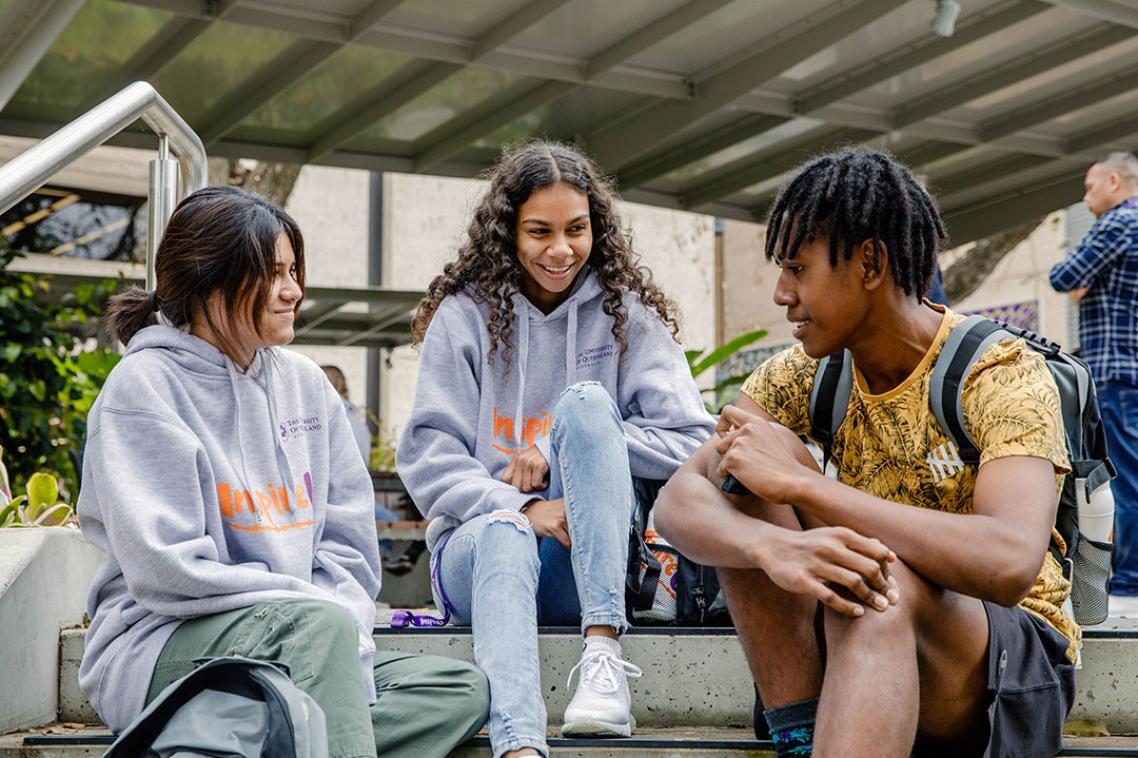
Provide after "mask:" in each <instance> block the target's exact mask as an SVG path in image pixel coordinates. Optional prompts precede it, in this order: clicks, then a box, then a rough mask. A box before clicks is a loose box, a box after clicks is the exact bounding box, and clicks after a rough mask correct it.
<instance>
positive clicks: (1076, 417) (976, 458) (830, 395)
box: [810, 316, 1117, 625]
mask: <svg viewBox="0 0 1138 758" xmlns="http://www.w3.org/2000/svg"><path fill="white" fill-rule="evenodd" d="M1009 337H1018V338H1020V339H1022V340H1023V341H1024V342H1026V343H1027V345H1028V346H1029V347H1031V348H1032V349H1033V350H1035V351H1036V352H1038V353H1040V354H1042V355H1043V357H1044V359H1045V360H1046V362H1047V367H1048V368H1049V369H1050V370H1051V376H1052V378H1054V380H1055V384H1056V386H1057V387H1058V388H1059V404H1060V407H1061V410H1062V414H1063V426H1064V429H1065V431H1066V437H1067V453H1068V455H1069V456H1070V459H1071V473H1070V474H1068V475H1067V477H1066V478H1065V479H1064V481H1063V492H1062V495H1061V496H1060V498H1059V509H1058V511H1057V512H1056V516H1055V529H1056V531H1058V532H1059V535H1060V536H1061V537H1062V538H1063V540H1064V542H1066V543H1067V555H1066V556H1063V555H1061V554H1060V553H1059V548H1058V546H1057V545H1056V544H1055V543H1054V541H1052V544H1051V548H1050V549H1051V552H1052V554H1053V555H1054V556H1055V559H1056V560H1057V561H1058V562H1059V565H1060V566H1062V568H1063V575H1064V576H1065V577H1066V578H1067V579H1068V580H1069V581H1070V582H1071V606H1072V608H1073V611H1074V617H1075V621H1076V622H1078V623H1079V624H1080V625H1093V624H1101V623H1102V622H1103V621H1105V620H1106V617H1107V613H1108V610H1107V598H1108V594H1107V593H1108V585H1109V583H1110V558H1111V552H1112V550H1113V546H1112V545H1111V544H1110V543H1109V542H1097V541H1094V540H1092V539H1090V538H1089V537H1086V536H1085V535H1084V534H1083V533H1082V531H1080V529H1079V508H1078V500H1079V494H1080V492H1079V490H1080V489H1081V490H1082V493H1081V494H1083V495H1084V496H1085V498H1086V499H1088V500H1089V499H1090V497H1091V493H1093V492H1094V491H1095V490H1096V489H1098V488H1099V487H1100V486H1101V485H1103V484H1105V483H1106V482H1109V481H1110V480H1111V479H1113V478H1114V476H1115V474H1116V473H1117V472H1116V471H1115V468H1114V464H1112V463H1111V462H1110V459H1109V458H1108V457H1107V449H1106V434H1105V432H1104V430H1103V427H1102V420H1101V416H1100V415H1099V408H1098V400H1097V399H1096V397H1095V387H1094V382H1093V381H1092V380H1091V374H1090V370H1089V369H1088V368H1087V364H1085V363H1084V362H1083V361H1081V360H1079V359H1078V358H1075V357H1074V356H1072V355H1070V354H1068V353H1065V352H1063V351H1062V350H1061V349H1060V347H1059V345H1057V344H1055V343H1054V342H1051V341H1050V340H1048V339H1046V338H1044V337H1040V336H1039V335H1038V334H1035V333H1034V332H1030V331H1027V330H1026V329H1021V328H1019V327H1017V326H1012V325H1010V324H1003V323H999V322H997V321H993V320H991V319H987V318H984V317H982V316H969V317H968V318H966V319H964V321H963V322H961V323H960V324H959V325H957V327H956V328H955V329H953V330H952V333H951V334H950V335H949V336H948V339H947V340H946V341H945V344H944V347H943V348H942V349H941V352H940V355H939V356H938V357H937V360H936V364H935V365H934V366H933V373H932V380H931V382H930V384H929V408H930V410H931V411H932V412H933V415H934V416H936V419H937V422H938V423H939V424H940V427H941V429H943V430H944V433H945V435H947V437H948V439H949V440H950V441H951V442H952V443H953V444H955V445H956V449H957V451H958V455H959V456H960V461H961V462H963V463H964V464H966V465H970V466H976V465H978V464H979V462H980V450H979V449H978V448H977V447H976V443H975V442H974V441H973V440H972V437H971V436H969V434H968V430H967V427H966V425H965V422H966V419H965V418H964V410H963V407H962V405H961V396H962V394H963V389H964V380H965V379H966V378H967V377H968V375H969V373H970V372H971V371H972V367H973V365H974V364H975V363H976V361H977V360H978V359H979V358H980V356H981V355H982V354H983V353H984V351H985V350H987V349H988V348H989V347H990V346H991V345H993V344H995V343H996V342H999V341H1001V340H1005V339H1008V338H1009ZM852 385H853V371H852V367H851V358H850V354H849V351H842V352H841V353H834V354H833V355H830V356H827V357H826V358H823V359H822V360H821V361H820V362H819V364H818V370H817V372H816V373H815V375H814V386H813V388H812V389H811V392H810V427H811V433H810V436H811V437H812V438H813V439H814V440H815V441H816V442H818V443H819V444H820V445H822V449H823V467H824V468H825V467H826V464H827V463H828V461H829V460H830V453H831V445H832V443H833V439H834V435H835V433H836V432H837V431H838V428H839V427H840V426H841V425H842V421H844V420H845V415H846V409H847V407H848V405H849V397H850V390H851V388H852Z"/></svg>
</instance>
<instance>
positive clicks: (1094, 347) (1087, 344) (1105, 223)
mask: <svg viewBox="0 0 1138 758" xmlns="http://www.w3.org/2000/svg"><path fill="white" fill-rule="evenodd" d="M1051 286H1052V287H1054V288H1055V289H1057V290H1058V291H1060V292H1068V291H1070V290H1073V289H1078V288H1080V287H1089V288H1090V291H1089V292H1087V294H1086V296H1085V297H1083V299H1082V300H1081V301H1080V302H1079V349H1080V351H1081V353H1082V358H1083V360H1085V361H1086V362H1087V363H1088V364H1090V367H1091V373H1092V375H1093V376H1094V380H1095V382H1096V383H1097V384H1102V383H1104V382H1120V383H1125V384H1130V385H1133V386H1138V197H1132V198H1130V199H1129V200H1124V201H1122V202H1121V203H1119V204H1118V205H1116V206H1114V207H1113V208H1111V209H1110V210H1109V211H1107V212H1106V213H1104V214H1102V215H1101V216H1099V218H1098V220H1096V221H1095V223H1094V226H1092V227H1091V230H1090V231H1089V232H1087V236H1086V237H1085V238H1084V239H1083V241H1082V242H1081V243H1079V246H1078V248H1076V249H1075V251H1074V252H1072V253H1071V254H1070V255H1069V256H1067V259H1066V260H1065V261H1063V262H1062V263H1059V264H1056V265H1055V267H1054V268H1052V269H1051Z"/></svg>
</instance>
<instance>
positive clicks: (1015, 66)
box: [0, 0, 1138, 240]
mask: <svg viewBox="0 0 1138 758" xmlns="http://www.w3.org/2000/svg"><path fill="white" fill-rule="evenodd" d="M35 2H36V0H0V18H3V17H6V16H5V11H9V13H7V14H6V15H7V16H10V17H11V18H17V16H16V14H14V13H10V11H12V10H13V9H20V8H31V7H32V6H33V4H34V3H35ZM962 5H963V9H962V12H961V15H960V17H959V18H958V19H957V22H956V29H955V32H954V33H953V34H952V35H951V36H949V37H940V36H937V35H936V34H934V33H933V31H932V30H931V29H930V22H931V21H932V20H933V17H934V16H935V13H936V4H935V3H934V2H932V0H795V1H794V2H773V0H772V1H770V2H767V1H766V0H763V1H762V2H758V1H756V0H698V1H697V0H621V1H620V2H613V0H562V1H561V2H547V1H546V0H402V1H401V2H390V0H324V1H323V2H319V3H317V2H312V1H311V0H227V1H226V2H224V3H220V2H219V3H205V2H200V1H199V0H88V1H87V2H86V3H85V4H83V7H82V9H81V10H80V11H79V12H78V13H77V14H76V15H75V17H74V19H73V20H71V21H70V22H69V23H67V24H66V25H65V26H62V25H61V26H60V28H52V29H45V27H44V26H38V27H36V30H35V31H36V32H37V33H42V32H45V31H50V33H52V34H53V35H55V36H54V40H55V41H54V44H52V45H51V47H50V49H49V50H48V51H47V53H46V55H43V56H42V58H41V59H40V60H39V61H38V64H36V63H35V61H31V62H30V65H31V66H32V70H31V73H30V75H28V76H26V77H25V79H24V81H23V82H22V87H21V88H20V89H19V90H18V91H17V92H16V94H15V95H14V97H12V98H10V99H9V100H8V101H6V102H5V101H2V100H0V134H9V135H12V136H19V137H25V138H38V137H42V136H43V135H44V134H47V133H50V131H52V130H53V129H58V128H59V127H61V126H63V125H64V124H66V123H67V122H68V121H70V120H71V119H74V118H75V117H76V116H77V115H78V114H79V113H81V112H83V111H84V110H86V109H87V108H88V107H89V106H90V105H91V103H92V102H93V101H95V100H97V99H98V98H100V97H103V96H105V95H106V94H107V93H108V92H110V91H113V89H114V88H117V87H120V86H122V85H123V84H125V83H126V82H127V81H130V80H131V78H132V77H139V78H149V79H150V80H151V81H152V82H153V83H154V84H155V85H156V87H157V89H158V90H159V92H160V93H161V94H162V95H163V96H164V97H165V98H166V99H167V100H168V101H169V102H170V103H171V105H173V107H174V108H175V109H176V110H178V112H179V113H180V114H181V115H182V116H183V117H184V118H185V119H186V120H187V121H188V122H189V124H190V125H191V126H192V127H194V128H196V129H198V130H199V131H200V132H201V133H202V136H203V138H204V139H205V141H206V142H207V143H208V144H207V148H208V149H209V150H210V151H212V152H214V153H216V154H219V155H225V156H229V157H246V158H257V159H264V160H272V161H280V160H294V161H298V162H302V161H312V162H316V163H321V164H326V165H335V166H355V167H359V168H367V169H374V170H385V171H387V170H398V171H417V172H430V173H437V174H443V175H452V176H471V175H475V174H477V173H478V172H479V171H481V170H482V169H484V168H485V167H486V166H487V165H488V164H489V163H490V162H492V161H493V160H494V158H495V156H496V155H497V154H498V152H499V149H500V147H501V146H502V145H503V144H504V143H506V142H509V141H514V140H522V139H526V138H529V137H534V136H552V137H557V138H560V139H565V140H571V141H574V142H577V143H579V144H581V145H582V146H583V147H584V148H585V149H586V150H588V152H589V153H590V154H591V155H593V156H595V157H596V158H597V159H598V161H599V162H600V163H601V165H602V168H603V169H604V170H605V171H606V172H608V173H610V174H613V175H614V176H616V177H617V178H618V180H619V181H620V186H621V189H622V191H623V192H626V193H628V194H630V195H631V196H636V197H639V198H641V199H642V200H644V201H646V202H653V203H660V204H663V205H667V206H669V207H682V208H685V209H688V210H693V211H707V212H714V213H723V214H726V215H729V216H733V217H739V218H751V217H753V214H754V212H755V211H756V209H758V210H761V209H762V208H763V207H765V204H766V203H768V202H769V198H770V196H771V192H772V190H773V188H774V187H776V186H777V184H778V182H779V181H780V180H781V177H782V176H783V175H784V174H785V172H786V171H789V170H791V169H792V168H793V166H794V164H795V163H796V162H798V161H799V160H801V159H804V158H806V157H808V156H809V155H811V154H815V153H816V152H818V151H823V150H827V149H832V148H833V147H835V146H837V145H839V144H849V143H850V142H861V143H864V144H867V145H873V146H878V145H883V146H890V147H891V148H893V149H895V150H896V152H897V154H898V155H899V156H900V157H901V158H902V159H903V160H906V161H909V162H911V163H912V164H913V165H914V166H915V167H917V168H918V169H919V170H920V171H922V172H924V173H925V174H927V175H928V176H929V177H930V181H932V182H933V183H934V184H935V183H936V182H940V181H943V182H945V183H946V186H948V187H949V188H950V189H952V192H950V193H949V194H948V195H947V196H946V197H945V201H944V202H945V204H944V206H943V210H944V212H945V216H946V218H947V219H948V220H949V223H950V225H954V228H952V229H950V232H951V234H952V235H953V237H954V239H956V240H962V239H968V238H972V239H974V238H975V236H976V235H982V234H985V233H991V232H993V231H997V230H998V229H999V228H1000V227H1001V225H1007V224H1015V223H1018V222H1019V221H1022V220H1028V217H1029V216H1031V215H1034V214H1036V213H1039V214H1040V215H1042V213H1043V212H1046V211H1047V210H1050V209H1054V208H1056V207H1062V206H1064V205H1067V204H1070V203H1073V202H1077V201H1078V198H1079V195H1080V193H1079V190H1078V186H1077V182H1076V183H1075V184H1074V185H1071V184H1070V183H1065V180H1066V178H1067V177H1068V175H1070V174H1072V173H1075V172H1076V171H1075V169H1077V168H1079V167H1082V166H1085V165H1086V162H1087V161H1088V160H1092V159H1093V158H1094V157H1095V156H1096V155H1097V154H1098V152H1099V151H1100V150H1101V149H1103V148H1105V147H1109V148H1111V149H1114V148H1119V147H1122V148H1126V147H1129V148H1131V149H1133V148H1135V147H1138V70H1136V69H1135V66H1134V64H1133V61H1134V60H1138V6H1134V3H1133V2H1131V0H1126V1H1125V2H1122V1H1121V0H1111V2H1099V1H1098V0H1095V2H1090V1H1089V0H1045V1H1044V0H966V1H965V2H963V3H962ZM1132 7H1133V10H1131V9H1132ZM44 23H45V24H46V23H48V22H44ZM4 31H7V32H8V33H7V35H3V34H0V43H7V44H17V45H19V44H21V43H22V42H25V41H31V40H32V35H30V33H29V30H28V29H21V27H20V24H19V23H18V22H12V23H11V24H10V25H9V26H8V27H7V28H6V29H5V30H4ZM152 53H153V54H152ZM297 64H300V65H297ZM0 97H2V95H0ZM116 143H117V144H122V145H139V144H146V145H151V144H153V140H152V139H147V140H142V139H139V138H138V137H137V135H133V134H129V135H124V136H121V137H119V138H116ZM1041 177H1042V180H1041ZM1056 177H1058V179H1056ZM748 204H749V205H748Z"/></svg>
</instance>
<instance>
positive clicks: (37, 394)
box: [28, 379, 47, 403]
mask: <svg viewBox="0 0 1138 758" xmlns="http://www.w3.org/2000/svg"><path fill="white" fill-rule="evenodd" d="M28 392H30V393H31V394H32V397H34V398H35V399H36V400H39V401H40V402H41V403H42V402H43V400H44V398H45V397H47V386H46V385H45V384H44V382H43V379H36V380H35V381H34V382H31V383H30V384H28Z"/></svg>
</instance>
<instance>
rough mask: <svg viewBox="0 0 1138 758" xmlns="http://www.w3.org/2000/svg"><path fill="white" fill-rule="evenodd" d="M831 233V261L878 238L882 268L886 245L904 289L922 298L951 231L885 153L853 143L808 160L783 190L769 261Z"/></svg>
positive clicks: (771, 229)
mask: <svg viewBox="0 0 1138 758" xmlns="http://www.w3.org/2000/svg"><path fill="white" fill-rule="evenodd" d="M822 238H827V239H828V240H829V244H830V265H831V266H837V265H838V249H839V247H840V248H841V250H842V254H843V256H844V257H845V259H846V260H849V259H850V258H851V257H852V256H853V249H854V247H856V246H857V245H859V244H861V243H862V242H864V241H865V240H873V245H874V249H873V265H874V269H875V270H876V271H880V270H881V260H880V252H881V246H882V244H884V246H885V250H886V251H887V254H888V256H889V267H890V269H891V270H892V272H893V278H894V279H895V280H896V281H897V284H898V285H900V287H901V289H902V290H904V292H905V294H906V295H913V296H915V297H917V298H920V297H923V296H924V294H925V293H926V292H927V291H928V288H929V284H930V282H931V281H932V277H933V272H934V271H935V270H936V253H937V248H938V246H939V245H940V243H941V241H943V240H944V238H945V228H944V222H943V221H942V220H941V218H940V212H939V211H938V210H937V207H936V202H935V201H934V200H933V199H932V197H931V196H930V195H929V193H928V192H927V191H925V189H924V187H922V186H921V185H920V184H919V183H918V182H917V180H916V179H915V178H914V177H913V174H912V173H911V172H910V171H909V169H908V168H906V167H905V166H904V165H902V164H901V163H899V162H898V161H897V160H896V159H894V158H893V156H892V155H890V154H889V153H887V152H884V151H882V150H870V149H867V148H862V147H847V148H843V149H841V150H839V151H837V152H835V153H830V154H828V155H823V156H822V157H820V158H815V159H814V160H812V161H809V162H808V163H806V164H804V165H803V166H802V167H801V168H800V169H799V170H798V172H797V173H796V174H795V175H794V177H793V178H791V179H790V180H789V181H788V182H786V183H785V184H784V185H783V186H782V188H781V189H780V190H779V193H778V197H777V198H776V199H775V202H774V206H773V207H772V208H771V213H770V219H769V220H768V222H767V239H766V257H767V259H768V260H770V259H771V258H774V257H776V255H777V257H778V258H780V259H786V258H793V257H794V256H795V255H797V254H798V248H799V247H801V245H802V243H803V242H812V241H814V240H818V239H822Z"/></svg>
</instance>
